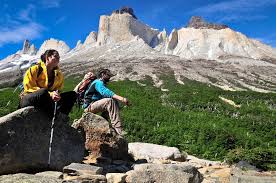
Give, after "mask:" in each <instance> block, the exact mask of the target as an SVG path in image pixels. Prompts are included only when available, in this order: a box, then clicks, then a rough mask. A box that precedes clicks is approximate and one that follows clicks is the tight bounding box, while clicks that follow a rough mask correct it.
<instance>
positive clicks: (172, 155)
mask: <svg viewBox="0 0 276 183" xmlns="http://www.w3.org/2000/svg"><path fill="white" fill-rule="evenodd" d="M128 152H129V154H131V155H132V156H133V158H134V159H135V160H139V159H140V160H141V159H146V160H147V161H148V162H153V161H154V160H156V159H157V160H176V161H184V160H185V157H184V155H182V154H181V152H180V151H179V149H177V148H176V147H168V146H162V145H157V144H150V143H141V142H135V143H129V144H128Z"/></svg>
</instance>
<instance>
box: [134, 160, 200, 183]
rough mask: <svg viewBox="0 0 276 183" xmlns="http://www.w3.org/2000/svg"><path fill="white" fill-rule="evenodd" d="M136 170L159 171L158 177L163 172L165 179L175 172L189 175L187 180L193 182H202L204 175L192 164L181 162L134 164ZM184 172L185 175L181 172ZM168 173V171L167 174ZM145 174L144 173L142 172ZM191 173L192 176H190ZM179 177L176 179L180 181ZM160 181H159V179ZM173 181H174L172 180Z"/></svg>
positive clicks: (179, 174)
mask: <svg viewBox="0 0 276 183" xmlns="http://www.w3.org/2000/svg"><path fill="white" fill-rule="evenodd" d="M134 171H137V172H140V173H141V172H148V171H151V172H157V174H156V178H158V176H159V175H160V176H161V177H162V172H163V173H164V175H163V177H164V178H165V176H167V178H166V179H164V180H169V178H170V177H171V176H173V175H174V174H175V176H177V175H178V176H181V177H182V176H184V177H189V178H188V179H187V180H189V181H192V182H200V181H202V179H203V177H202V175H201V174H200V173H199V172H198V170H197V168H195V167H194V166H191V165H181V164H151V163H145V164H138V165H134ZM179 172H181V173H184V174H183V175H182V174H181V173H179ZM166 173H168V174H167V175H166ZM142 174H143V173H142ZM187 174H189V176H187ZM190 175H191V176H190ZM179 180H181V179H179V178H176V179H175V181H176V182H178V181H179ZM157 182H158V181H157ZM172 182H173V181H172Z"/></svg>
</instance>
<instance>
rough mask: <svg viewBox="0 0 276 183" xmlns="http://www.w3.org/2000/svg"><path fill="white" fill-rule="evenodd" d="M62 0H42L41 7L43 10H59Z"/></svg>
mask: <svg viewBox="0 0 276 183" xmlns="http://www.w3.org/2000/svg"><path fill="white" fill-rule="evenodd" d="M60 2H61V0H42V1H41V5H42V7H43V8H58V7H59V6H60Z"/></svg>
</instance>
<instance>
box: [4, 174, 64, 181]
mask: <svg viewBox="0 0 276 183" xmlns="http://www.w3.org/2000/svg"><path fill="white" fill-rule="evenodd" d="M0 182H1V183H62V180H61V179H56V178H52V177H45V176H37V175H31V174H24V173H18V174H11V175H2V176H0Z"/></svg>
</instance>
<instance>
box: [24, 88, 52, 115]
mask: <svg viewBox="0 0 276 183" xmlns="http://www.w3.org/2000/svg"><path fill="white" fill-rule="evenodd" d="M27 106H34V107H35V108H38V109H42V110H43V111H45V112H47V113H48V114H51V113H52V112H53V110H54V102H53V100H52V99H51V97H50V94H49V93H48V90H47V89H45V88H42V89H39V90H37V91H35V92H33V93H29V94H26V95H25V96H23V97H22V99H21V100H20V107H21V108H23V107H27Z"/></svg>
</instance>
